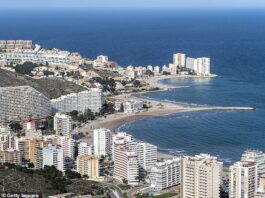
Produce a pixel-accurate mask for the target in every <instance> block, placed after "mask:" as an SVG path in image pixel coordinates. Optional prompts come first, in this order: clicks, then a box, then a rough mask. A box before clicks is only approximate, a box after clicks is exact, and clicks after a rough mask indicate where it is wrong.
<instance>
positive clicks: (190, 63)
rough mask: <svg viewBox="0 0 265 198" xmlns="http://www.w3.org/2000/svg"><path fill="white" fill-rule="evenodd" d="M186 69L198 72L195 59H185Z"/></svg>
mask: <svg viewBox="0 0 265 198" xmlns="http://www.w3.org/2000/svg"><path fill="white" fill-rule="evenodd" d="M186 68H188V69H191V70H193V71H195V72H196V71H197V70H198V62H197V59H196V58H190V57H187V58H186Z"/></svg>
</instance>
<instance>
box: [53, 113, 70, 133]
mask: <svg viewBox="0 0 265 198" xmlns="http://www.w3.org/2000/svg"><path fill="white" fill-rule="evenodd" d="M72 125H73V121H72V118H71V116H69V115H66V114H61V113H56V114H55V116H54V130H55V131H56V135H63V136H68V137H72V129H73V126H72Z"/></svg>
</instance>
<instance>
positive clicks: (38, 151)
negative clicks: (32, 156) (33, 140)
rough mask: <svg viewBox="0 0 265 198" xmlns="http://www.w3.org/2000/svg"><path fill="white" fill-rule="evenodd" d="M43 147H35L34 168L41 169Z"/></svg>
mask: <svg viewBox="0 0 265 198" xmlns="http://www.w3.org/2000/svg"><path fill="white" fill-rule="evenodd" d="M42 149H43V148H39V147H38V148H36V150H35V152H36V164H35V169H42V168H43V150H42Z"/></svg>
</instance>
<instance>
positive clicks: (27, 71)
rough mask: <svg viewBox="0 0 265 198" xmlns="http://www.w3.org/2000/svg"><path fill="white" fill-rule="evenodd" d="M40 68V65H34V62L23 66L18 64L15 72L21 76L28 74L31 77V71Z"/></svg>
mask: <svg viewBox="0 0 265 198" xmlns="http://www.w3.org/2000/svg"><path fill="white" fill-rule="evenodd" d="M35 67H38V64H36V63H32V62H25V63H23V64H17V65H16V67H15V71H16V72H17V73H19V74H23V75H25V74H27V75H30V74H31V71H32V70H33V69H34V68H35Z"/></svg>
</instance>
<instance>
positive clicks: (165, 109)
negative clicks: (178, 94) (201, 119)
mask: <svg viewBox="0 0 265 198" xmlns="http://www.w3.org/2000/svg"><path fill="white" fill-rule="evenodd" d="M172 77H173V78H175V77H176V78H179V76H170V77H168V78H172ZM163 79H167V78H165V77H163V78H159V77H158V78H153V79H152V81H149V86H150V87H154V86H156V87H158V88H159V90H157V91H166V90H169V89H178V88H185V87H186V86H184V87H183V86H182V87H178V86H176V87H171V86H169V87H167V86H166V85H163V84H161V83H160V81H161V80H163ZM144 93H148V91H145V92H139V93H130V94H122V95H118V96H114V97H112V99H115V100H127V99H135V100H143V101H145V102H147V103H149V104H150V105H151V106H152V107H151V108H149V109H148V111H143V112H139V113H131V114H125V113H122V112H117V113H114V114H110V115H107V117H106V118H105V117H100V118H99V119H97V120H94V121H91V122H90V123H87V124H85V125H83V126H82V127H81V128H80V129H79V131H80V132H82V133H83V134H85V137H84V139H86V141H87V142H88V143H90V144H92V143H93V142H92V141H93V138H92V137H93V130H94V129H96V128H107V129H110V130H111V131H112V132H115V131H117V129H118V128H119V127H120V126H122V125H124V124H126V123H129V122H133V121H137V120H140V119H143V118H146V117H161V116H169V115H174V114H178V113H184V112H193V111H208V110H221V111H224V110H236V111H239V110H240V111H245V110H255V108H253V107H221V106H189V105H183V104H176V103H172V102H165V101H159V100H155V99H149V98H148V99H147V98H144V97H141V96H138V94H144ZM158 156H159V157H158V159H162V158H163V159H168V158H172V157H174V156H173V155H170V154H167V153H163V152H158Z"/></svg>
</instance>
